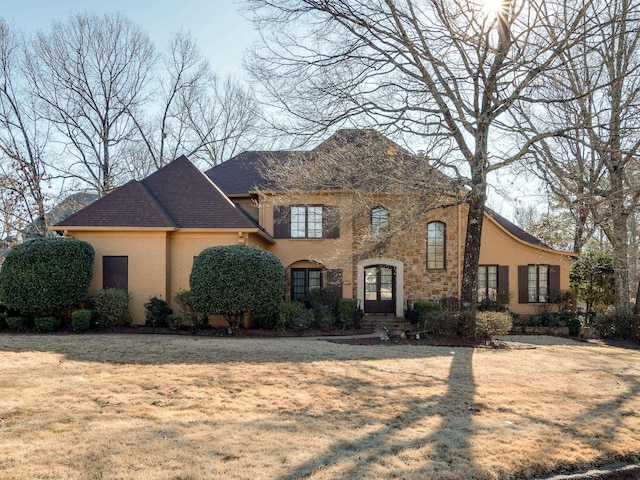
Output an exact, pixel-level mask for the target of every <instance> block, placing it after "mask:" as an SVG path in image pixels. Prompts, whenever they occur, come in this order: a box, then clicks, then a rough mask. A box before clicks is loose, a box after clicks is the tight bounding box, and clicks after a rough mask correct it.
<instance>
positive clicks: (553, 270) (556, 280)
mask: <svg viewBox="0 0 640 480" xmlns="http://www.w3.org/2000/svg"><path fill="white" fill-rule="evenodd" d="M559 296H560V265H549V299H550V300H551V301H554V300H555V299H557V298H559Z"/></svg>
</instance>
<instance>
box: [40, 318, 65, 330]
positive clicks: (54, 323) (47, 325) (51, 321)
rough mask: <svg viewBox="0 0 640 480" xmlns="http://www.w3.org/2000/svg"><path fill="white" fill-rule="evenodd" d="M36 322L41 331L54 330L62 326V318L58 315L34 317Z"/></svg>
mask: <svg viewBox="0 0 640 480" xmlns="http://www.w3.org/2000/svg"><path fill="white" fill-rule="evenodd" d="M34 323H35V325H36V330H37V331H39V332H43V333H46V332H53V331H54V330H55V329H56V328H58V327H59V326H60V319H59V318H57V317H37V318H35V319H34Z"/></svg>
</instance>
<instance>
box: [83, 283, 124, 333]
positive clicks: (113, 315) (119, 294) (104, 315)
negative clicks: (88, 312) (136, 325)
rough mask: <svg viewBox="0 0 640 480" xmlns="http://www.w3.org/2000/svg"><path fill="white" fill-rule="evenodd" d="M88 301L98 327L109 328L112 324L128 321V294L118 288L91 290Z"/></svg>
mask: <svg viewBox="0 0 640 480" xmlns="http://www.w3.org/2000/svg"><path fill="white" fill-rule="evenodd" d="M89 302H90V303H91V309H92V310H93V313H94V314H95V317H94V318H95V324H96V326H97V327H98V328H101V329H105V328H111V327H112V326H113V325H118V324H127V323H129V322H130V316H129V294H128V293H127V292H125V291H124V290H122V289H120V288H107V289H105V290H96V291H95V292H91V295H90V296H89Z"/></svg>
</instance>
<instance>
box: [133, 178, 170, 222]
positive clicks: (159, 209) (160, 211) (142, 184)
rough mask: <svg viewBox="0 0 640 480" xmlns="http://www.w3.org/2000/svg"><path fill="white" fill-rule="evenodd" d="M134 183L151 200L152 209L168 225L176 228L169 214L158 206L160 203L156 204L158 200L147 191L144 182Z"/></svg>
mask: <svg viewBox="0 0 640 480" xmlns="http://www.w3.org/2000/svg"><path fill="white" fill-rule="evenodd" d="M134 182H136V184H138V185H139V186H140V188H141V189H142V192H143V193H144V194H145V195H146V196H147V197H149V200H151V201H152V202H153V205H154V207H155V208H156V209H157V210H158V211H159V213H160V214H161V215H162V216H163V217H164V218H165V219H166V220H167V221H168V222H169V224H170V225H171V226H172V227H174V228H177V225H176V222H175V221H174V220H173V218H171V216H169V214H168V213H167V211H166V210H165V209H164V208H162V205H160V203H159V202H158V200H157V199H156V197H154V196H153V194H152V193H151V192H150V191H149V189H148V188H147V186H146V185H145V184H144V180H140V181H138V180H134Z"/></svg>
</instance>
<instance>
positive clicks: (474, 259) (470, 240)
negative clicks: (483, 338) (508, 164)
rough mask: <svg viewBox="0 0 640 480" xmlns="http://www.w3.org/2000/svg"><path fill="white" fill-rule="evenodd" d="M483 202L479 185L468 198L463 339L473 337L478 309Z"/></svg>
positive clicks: (464, 265) (484, 197)
mask: <svg viewBox="0 0 640 480" xmlns="http://www.w3.org/2000/svg"><path fill="white" fill-rule="evenodd" d="M485 201H486V192H485V187H483V185H482V184H479V185H477V186H476V188H475V189H474V191H472V192H471V194H470V195H469V197H468V205H469V213H468V214H467V234H466V237H465V242H464V259H463V266H462V292H461V299H462V305H461V308H462V310H467V311H469V312H471V315H467V316H465V325H464V331H463V335H464V336H465V337H474V336H475V327H476V325H475V312H476V310H477V308H478V262H479V261H480V241H481V235H482V222H483V220H484V205H485Z"/></svg>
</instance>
